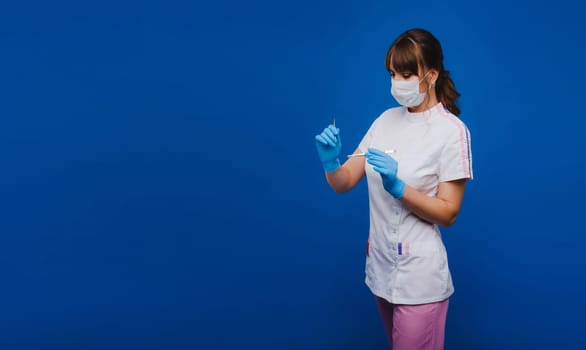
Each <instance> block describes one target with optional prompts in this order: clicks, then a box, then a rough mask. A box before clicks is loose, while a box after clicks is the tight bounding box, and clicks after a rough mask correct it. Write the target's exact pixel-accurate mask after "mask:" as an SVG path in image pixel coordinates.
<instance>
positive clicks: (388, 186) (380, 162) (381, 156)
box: [365, 148, 405, 199]
mask: <svg viewBox="0 0 586 350" xmlns="http://www.w3.org/2000/svg"><path fill="white" fill-rule="evenodd" d="M365 157H366V159H367V160H368V164H370V165H372V167H373V169H374V170H375V171H376V172H378V173H379V174H380V175H381V178H382V181H383V187H384V188H385V190H387V192H389V193H390V194H391V195H392V196H393V197H395V198H397V199H401V198H402V197H403V193H405V183H404V182H403V181H402V180H401V179H399V178H398V177H397V169H398V164H397V161H396V160H395V159H393V157H391V156H389V155H388V154H386V153H385V152H383V151H381V150H378V149H376V148H369V149H368V152H366V154H365Z"/></svg>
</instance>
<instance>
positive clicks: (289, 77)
mask: <svg viewBox="0 0 586 350" xmlns="http://www.w3.org/2000/svg"><path fill="white" fill-rule="evenodd" d="M583 12H584V8H583V5H580V4H579V2H576V1H570V0H560V1H526V2H514V1H513V2H510V1H500V0H498V1H486V2H468V1H444V2H437V1H436V2H431V1H416V2H405V1H403V2H398V1H354V2H350V1H341V2H340V1H330V0H321V1H320V0H318V1H307V0H301V1H282V2H281V1H277V2H271V1H262V0H253V1H246V2H244V1H242V2H241V1H216V2H211V1H210V2H190V1H184V2H173V1H132V2H120V1H111V2H108V1H99V2H86V1H70V2H62V1H59V2H41V1H38V2H30V1H22V2H20V1H19V2H7V3H5V4H3V5H2V6H1V10H0V18H1V20H0V43H1V47H2V54H1V55H0V76H1V84H0V88H1V91H0V92H1V94H0V101H1V103H0V116H1V118H0V121H1V127H0V143H1V145H2V147H1V149H2V151H1V152H0V157H1V158H0V164H1V166H2V171H1V172H0V180H1V184H2V185H1V186H0V188H1V189H2V193H1V195H0V206H1V209H2V210H1V215H0V217H1V220H0V271H1V273H0V278H1V288H0V310H1V311H0V347H1V348H3V349H61V350H65V349H169V350H172V349H234V348H237V347H238V348H251V349H385V348H386V346H387V345H386V338H385V336H384V333H383V328H382V325H381V322H380V319H379V316H378V313H377V310H376V306H375V302H374V298H373V296H372V295H371V294H370V292H369V291H368V289H367V287H366V286H365V284H364V262H365V254H364V252H365V251H364V248H365V243H366V240H367V236H368V198H367V189H366V184H365V182H362V183H360V184H359V185H358V186H357V187H356V188H355V189H354V190H353V191H351V192H349V193H346V194H335V193H334V192H333V191H331V190H330V188H329V187H328V186H327V184H326V182H325V179H324V176H323V172H322V168H321V165H320V163H319V161H318V158H317V154H316V151H315V146H314V135H315V134H317V133H318V132H319V131H320V130H322V129H323V127H325V126H326V125H327V124H328V123H330V122H331V121H332V119H333V118H334V117H335V118H336V124H337V126H338V127H340V129H341V132H342V135H343V152H348V153H349V152H352V150H354V149H355V147H356V146H357V144H358V142H359V140H360V139H361V138H362V136H363V135H364V133H365V132H366V130H367V129H368V127H369V125H370V123H371V122H372V121H373V120H374V119H375V118H376V117H377V116H378V115H380V113H382V112H383V111H384V110H385V109H387V108H389V107H392V106H396V102H395V101H394V100H393V99H392V97H391V96H390V93H389V86H390V85H389V84H390V80H389V75H388V73H387V72H386V70H385V68H384V57H385V53H386V50H387V48H388V46H389V45H390V43H391V42H392V40H393V39H394V38H395V37H397V36H398V35H399V34H400V33H401V32H403V31H404V30H406V29H409V28H412V27H423V28H426V29H428V30H430V31H431V32H432V33H434V34H435V35H436V36H437V37H438V39H439V40H440V41H441V43H442V45H443V48H444V53H445V65H446V68H447V69H449V70H450V71H451V73H452V76H453V79H454V81H455V82H456V85H457V88H458V89H459V91H460V92H461V94H462V97H461V99H460V106H461V109H462V115H461V118H462V120H463V121H464V122H465V123H466V124H467V125H468V127H469V129H470V131H471V135H472V152H473V159H474V175H475V179H474V181H472V182H471V183H469V184H468V186H467V190H466V194H465V198H464V203H463V207H462V211H461V214H460V217H459V219H458V221H457V223H456V224H455V225H453V226H452V227H450V228H448V229H444V230H443V234H444V241H445V244H446V247H447V250H448V255H449V263H450V268H451V270H452V275H453V279H454V284H455V288H456V293H455V294H454V295H453V297H452V299H451V301H450V309H449V312H448V321H447V329H446V349H529V348H531V349H583V348H584V346H586V345H585V344H586V333H584V329H583V328H584V322H583V318H584V316H583V315H584V312H585V311H586V310H585V306H586V303H585V301H584V296H585V295H586V284H585V277H586V276H585V272H584V267H585V265H586V264H585V262H584V257H585V254H584V246H585V244H586V235H585V234H586V230H585V229H584V224H583V218H584V213H583V209H584V198H585V195H586V193H585V190H584V188H585V187H584V185H583V183H582V181H584V179H585V177H584V171H585V168H586V164H585V159H586V157H584V155H583V150H584V149H585V148H586V147H585V146H586V138H585V137H584V131H583V129H584V127H585V126H586V123H585V117H586V114H585V113H584V108H583V101H584V97H583V94H584V92H583V91H584V81H586V73H585V71H584V69H583V62H585V61H586V49H585V41H584V34H586V24H585V21H584V20H583Z"/></svg>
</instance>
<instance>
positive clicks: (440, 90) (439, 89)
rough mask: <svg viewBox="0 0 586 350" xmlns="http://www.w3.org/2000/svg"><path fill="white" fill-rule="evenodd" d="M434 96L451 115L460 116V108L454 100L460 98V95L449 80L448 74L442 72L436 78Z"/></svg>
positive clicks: (450, 79) (447, 72)
mask: <svg viewBox="0 0 586 350" xmlns="http://www.w3.org/2000/svg"><path fill="white" fill-rule="evenodd" d="M435 94H436V96H437V99H438V100H439V101H440V102H441V103H442V105H444V107H445V108H447V109H448V111H450V112H451V113H452V114H453V115H455V116H458V115H460V108H459V107H458V106H457V105H456V100H457V99H458V97H460V93H459V92H458V90H456V85H454V82H453V81H452V78H450V72H449V71H447V70H442V71H440V73H439V76H438V78H437V82H436V87H435Z"/></svg>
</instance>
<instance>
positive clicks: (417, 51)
mask: <svg viewBox="0 0 586 350" xmlns="http://www.w3.org/2000/svg"><path fill="white" fill-rule="evenodd" d="M385 65H386V68H387V70H388V71H389V72H390V74H391V78H392V79H391V94H392V96H393V97H394V98H395V99H396V100H397V102H398V103H399V104H401V105H402V106H401V107H397V108H391V109H388V110H386V111H385V112H383V113H382V114H381V115H380V116H379V117H378V118H377V119H376V120H375V121H374V122H373V123H372V125H371V127H370V128H369V130H368V132H367V133H366V135H365V136H364V137H363V139H362V141H361V142H360V144H359V145H358V148H357V149H356V151H355V152H354V153H355V154H357V155H358V154H361V153H362V154H364V156H355V157H351V158H349V159H348V160H347V161H346V162H345V163H344V164H343V165H340V161H339V157H340V151H341V147H342V144H341V138H340V129H338V128H336V127H335V126H334V125H329V126H328V127H327V128H325V129H324V131H323V132H322V133H321V134H319V135H317V136H316V137H315V139H316V146H317V151H318V155H319V158H320V160H321V162H322V164H323V167H324V170H325V176H326V179H327V182H328V184H329V185H330V186H331V187H332V189H333V190H334V191H336V192H338V193H341V192H346V191H348V190H350V189H352V188H353V187H354V186H355V185H356V184H357V183H358V181H360V180H361V179H362V178H363V177H364V176H365V175H366V178H367V183H368V195H369V208H370V231H369V237H368V243H367V248H366V256H367V257H366V284H367V285H368V287H369V288H370V290H371V291H372V293H373V294H374V295H375V296H376V302H377V305H378V309H379V311H380V314H381V318H382V321H383V325H384V327H385V331H386V333H387V337H388V339H389V343H390V344H391V347H392V349H393V350H417V349H426V350H428V349H434V350H435V349H443V347H444V333H445V331H444V330H445V322H446V315H447V310H448V301H449V297H450V296H451V295H452V294H453V292H454V287H453V284H452V279H451V275H450V271H449V268H448V261H447V255H446V250H445V247H444V244H443V242H442V238H441V233H440V231H439V228H438V225H439V226H443V227H448V226H450V225H452V224H453V223H454V222H455V221H456V217H457V216H458V212H459V211H460V205H461V203H462V198H463V196H464V188H465V184H466V181H467V180H471V179H472V177H473V176H472V157H471V152H470V134H469V132H468V129H467V127H466V126H465V125H464V123H463V122H462V121H461V120H460V119H458V117H457V116H458V115H459V114H460V110H459V108H458V106H457V105H456V100H457V98H458V97H459V95H460V94H459V93H458V92H457V90H456V88H455V86H454V83H453V82H452V80H451V78H450V75H449V73H448V71H446V70H445V69H444V66H443V53H442V49H441V46H440V43H439V41H438V40H437V39H436V38H435V37H434V36H433V35H432V34H431V33H429V32H428V31H426V30H423V29H412V30H408V31H406V32H405V33H403V34H401V35H400V36H399V37H398V38H397V39H396V40H395V41H394V42H393V44H392V45H391V47H390V48H389V50H388V52H387V56H386V62H385ZM387 151H388V152H387ZM391 154H392V155H391Z"/></svg>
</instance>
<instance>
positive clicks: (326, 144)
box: [315, 125, 342, 173]
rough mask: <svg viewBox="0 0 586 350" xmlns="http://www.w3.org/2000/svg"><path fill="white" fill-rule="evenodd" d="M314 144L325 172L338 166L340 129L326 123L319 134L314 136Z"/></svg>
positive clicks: (340, 146) (340, 144)
mask: <svg viewBox="0 0 586 350" xmlns="http://www.w3.org/2000/svg"><path fill="white" fill-rule="evenodd" d="M315 146H316V147H317V155H318V156H319V160H320V161H321V163H322V165H323V167H324V170H325V171H326V172H328V173H331V172H333V171H335V170H336V169H338V168H339V167H340V160H339V159H338V157H339V156H340V151H341V150H342V140H341V139H340V129H338V128H336V127H335V126H333V125H328V127H327V128H325V129H324V131H323V132H322V133H321V134H319V135H316V136H315Z"/></svg>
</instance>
